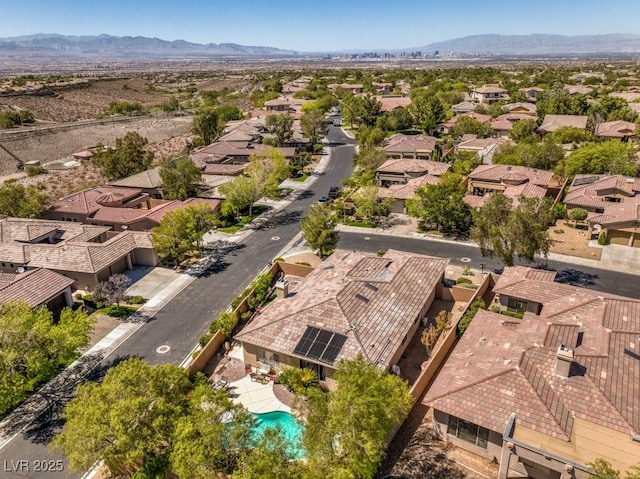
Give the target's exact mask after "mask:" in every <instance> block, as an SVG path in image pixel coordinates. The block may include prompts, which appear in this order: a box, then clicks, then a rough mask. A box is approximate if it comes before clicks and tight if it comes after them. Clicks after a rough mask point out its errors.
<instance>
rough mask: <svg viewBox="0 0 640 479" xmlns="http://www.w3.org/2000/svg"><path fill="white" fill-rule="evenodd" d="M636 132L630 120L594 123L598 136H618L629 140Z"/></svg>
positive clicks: (622, 139) (623, 139)
mask: <svg viewBox="0 0 640 479" xmlns="http://www.w3.org/2000/svg"><path fill="white" fill-rule="evenodd" d="M635 134H636V124H635V123H632V122H630V121H623V120H618V121H606V122H604V123H598V124H597V125H596V134H595V136H598V137H600V138H618V139H620V140H621V141H629V139H631V138H633V136H634V135H635Z"/></svg>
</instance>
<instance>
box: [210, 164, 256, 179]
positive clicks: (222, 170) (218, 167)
mask: <svg viewBox="0 0 640 479" xmlns="http://www.w3.org/2000/svg"><path fill="white" fill-rule="evenodd" d="M249 165H250V163H241V164H239V165H238V164H230V163H207V164H206V165H205V167H204V169H203V170H202V173H203V174H204V175H222V176H238V175H239V174H240V173H242V172H243V171H244V170H246V169H247V168H248V167H249Z"/></svg>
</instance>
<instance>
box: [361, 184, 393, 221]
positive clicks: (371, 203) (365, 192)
mask: <svg viewBox="0 0 640 479" xmlns="http://www.w3.org/2000/svg"><path fill="white" fill-rule="evenodd" d="M352 200H353V204H354V205H355V208H356V211H357V212H358V215H359V216H361V217H362V218H365V219H370V218H373V217H374V216H387V215H388V214H389V198H384V199H383V198H379V197H378V187H377V186H362V187H360V188H358V191H356V192H355V193H354V194H353V196H352Z"/></svg>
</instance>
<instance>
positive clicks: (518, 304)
mask: <svg viewBox="0 0 640 479" xmlns="http://www.w3.org/2000/svg"><path fill="white" fill-rule="evenodd" d="M507 309H508V310H509V311H512V312H514V313H524V312H525V311H526V310H527V302H526V301H522V300H519V299H516V298H509V302H508V303H507Z"/></svg>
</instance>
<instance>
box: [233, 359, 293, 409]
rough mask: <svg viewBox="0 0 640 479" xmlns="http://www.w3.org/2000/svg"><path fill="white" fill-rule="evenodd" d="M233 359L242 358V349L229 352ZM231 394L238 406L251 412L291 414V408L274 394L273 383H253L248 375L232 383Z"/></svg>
mask: <svg viewBox="0 0 640 479" xmlns="http://www.w3.org/2000/svg"><path fill="white" fill-rule="evenodd" d="M229 356H231V357H239V358H242V349H241V348H237V347H236V348H233V349H232V350H231V351H230V352H229ZM228 387H229V392H230V396H231V400H232V401H233V402H234V403H236V404H242V405H243V406H244V407H245V408H246V409H247V410H248V411H249V412H252V413H257V414H260V413H265V412H273V411H283V412H288V413H290V412H291V408H290V407H289V406H286V405H285V404H282V403H281V402H280V401H279V400H278V398H276V396H275V394H274V393H273V382H269V383H267V384H262V383H260V382H258V381H252V380H251V377H250V376H249V375H248V374H247V375H246V376H245V377H243V378H242V379H240V380H238V381H234V382H230V383H229V385H228Z"/></svg>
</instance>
